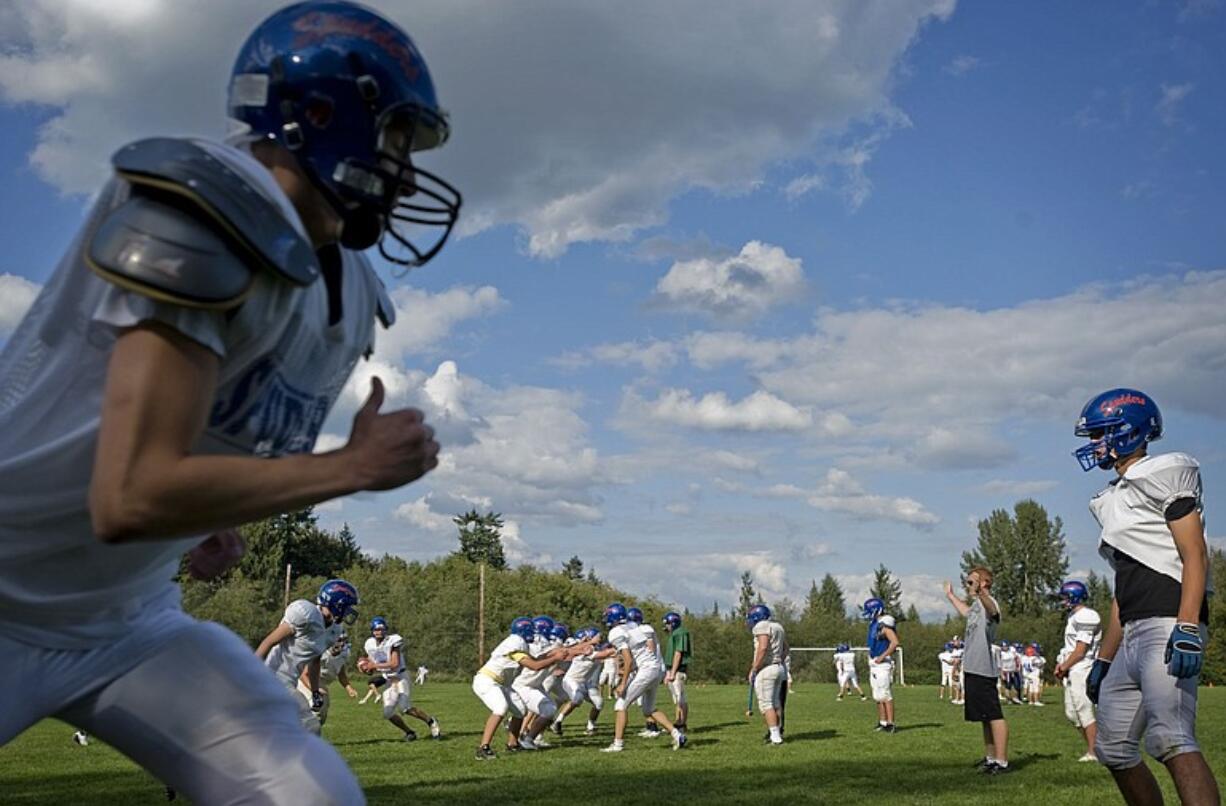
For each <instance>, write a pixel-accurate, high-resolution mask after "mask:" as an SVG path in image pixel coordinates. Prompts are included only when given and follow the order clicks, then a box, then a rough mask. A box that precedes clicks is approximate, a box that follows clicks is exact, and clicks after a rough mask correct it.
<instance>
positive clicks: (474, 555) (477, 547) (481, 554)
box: [451, 509, 507, 571]
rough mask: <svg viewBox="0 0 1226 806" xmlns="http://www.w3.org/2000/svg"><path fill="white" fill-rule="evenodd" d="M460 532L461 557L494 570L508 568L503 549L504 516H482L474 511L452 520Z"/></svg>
mask: <svg viewBox="0 0 1226 806" xmlns="http://www.w3.org/2000/svg"><path fill="white" fill-rule="evenodd" d="M451 520H452V522H453V523H455V525H456V527H457V528H458V529H459V530H460V550H459V551H458V552H457V553H458V554H459V555H461V556H462V557H464V558H465V559H467V560H468V561H469V562H472V563H485V564H486V565H488V566H489V567H490V568H492V569H494V570H496V571H497V570H502V569H504V568H506V567H507V556H506V554H505V553H504V552H503V549H502V527H503V521H502V515H500V514H498V513H495V512H487V513H485V514H484V515H481V514H479V513H478V512H477V510H475V509H472V510H469V511H468V512H465V513H464V514H463V515H457V516H456V517H454V518H452V519H451Z"/></svg>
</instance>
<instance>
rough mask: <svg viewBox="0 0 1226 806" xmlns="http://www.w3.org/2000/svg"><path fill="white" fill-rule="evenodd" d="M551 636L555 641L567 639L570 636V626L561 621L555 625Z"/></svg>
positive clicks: (550, 633)
mask: <svg viewBox="0 0 1226 806" xmlns="http://www.w3.org/2000/svg"><path fill="white" fill-rule="evenodd" d="M549 637H550V638H552V639H553V640H555V641H565V640H566V639H567V638H570V627H569V626H568V625H566V624H562V623H561V622H559V623H557V624H555V625H553V629H552V630H550V631H549Z"/></svg>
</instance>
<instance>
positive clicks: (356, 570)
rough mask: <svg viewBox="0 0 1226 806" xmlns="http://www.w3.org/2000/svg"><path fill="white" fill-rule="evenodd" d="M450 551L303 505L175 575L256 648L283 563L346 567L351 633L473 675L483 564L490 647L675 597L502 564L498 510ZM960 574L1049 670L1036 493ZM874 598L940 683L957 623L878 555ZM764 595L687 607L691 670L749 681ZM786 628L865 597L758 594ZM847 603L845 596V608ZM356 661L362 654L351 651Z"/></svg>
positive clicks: (860, 626)
mask: <svg viewBox="0 0 1226 806" xmlns="http://www.w3.org/2000/svg"><path fill="white" fill-rule="evenodd" d="M453 520H454V522H455V524H456V527H457V549H456V551H455V552H454V553H452V554H450V555H448V556H445V557H441V558H439V559H436V560H432V561H430V562H410V561H407V560H404V559H402V558H400V557H396V556H393V555H384V556H382V557H377V558H376V557H371V556H369V555H366V554H364V553H363V552H362V550H361V548H360V545H359V542H358V539H357V536H356V535H355V534H354V533H353V531H352V530H351V529H350V528H349V526H348V525H346V526H344V527H342V528H341V529H340V530H339V531H337V532H335V533H333V532H330V531H328V530H326V529H323V528H321V527H320V526H319V524H318V521H317V519H316V517H315V515H314V514H313V513H312V512H311V511H310V510H305V511H302V512H295V513H289V514H286V515H280V516H277V517H274V518H269V519H267V520H263V521H259V522H257V523H253V524H248V525H246V526H244V527H242V529H241V530H240V531H241V532H242V534H243V536H244V538H245V539H246V541H247V547H248V550H247V554H246V556H245V557H244V558H243V560H242V561H241V562H240V563H239V564H238V566H237V567H236V568H234V569H233V570H232V571H230V572H229V573H228V574H226V575H225V576H223V577H221V578H219V579H216V580H212V581H209V582H200V581H197V580H193V579H191V578H190V577H188V576H187V575H186V574H185V573H184V574H181V575H180V577H181V583H182V586H183V592H184V595H183V601H184V607H185V608H186V609H187V611H188V612H189V613H191V614H192V615H194V616H196V617H197V618H202V619H208V620H212V621H217V622H220V623H222V624H225V625H226V626H228V627H229V628H230V629H232V630H234V631H235V632H236V633H238V634H239V635H240V636H242V637H243V638H244V639H245V640H247V641H248V642H249V643H250V644H252V645H253V646H254V645H255V644H257V643H258V642H259V641H260V639H262V638H263V637H264V636H265V635H266V634H267V633H268V632H269V631H270V630H272V629H273V628H274V627H275V626H276V625H277V623H278V621H279V620H280V615H281V612H282V610H283V608H284V602H285V589H284V586H285V569H286V565H287V564H289V565H290V567H291V569H292V577H291V580H290V598H291V599H296V598H306V599H313V598H314V596H315V593H316V591H317V590H318V588H319V586H320V585H321V584H322V583H323V582H324V581H325V580H326V579H328V578H331V577H336V576H340V577H344V578H345V579H348V580H350V581H351V582H353V583H354V584H355V585H356V586H357V588H358V590H359V591H360V593H361V598H362V604H361V606H360V608H359V610H360V612H361V620H360V621H359V623H358V624H356V625H355V626H354V627H353V629H352V632H353V633H354V637H355V644H356V645H359V646H360V644H361V642H362V640H363V639H364V637H365V633H366V630H365V622H366V621H367V620H368V619H369V618H370V617H371V616H374V615H382V616H384V617H385V618H387V619H388V620H389V622H390V623H391V624H392V626H393V628H394V629H395V630H396V631H398V632H399V633H401V634H402V635H403V636H405V638H406V639H407V641H408V652H407V656H408V660H409V662H410V663H412V664H418V663H424V664H425V665H427V666H429V667H430V669H431V671H432V673H434V674H436V675H437V676H439V677H441V678H452V679H467V678H469V677H470V676H471V675H472V674H473V673H474V672H475V670H476V669H477V668H478V666H479V665H480V663H481V662H483V661H484V659H483V658H479V656H478V636H477V624H478V575H479V573H480V569H481V567H482V566H484V569H485V570H484V575H485V635H484V639H485V640H484V646H485V648H486V650H487V651H488V649H489V648H491V647H493V646H495V645H496V644H497V643H498V641H500V640H501V639H502V638H503V637H504V635H505V633H506V629H507V626H508V625H509V624H510V622H511V620H512V619H513V618H515V617H516V616H521V615H536V614H539V613H548V614H549V615H552V616H553V617H554V618H556V619H558V620H559V621H564V622H567V623H569V624H570V625H571V627H572V629H576V628H578V627H579V626H583V625H588V624H597V623H598V622H599V619H600V616H601V614H602V613H603V611H604V607H605V605H606V604H608V603H609V602H612V601H621V602H624V603H625V604H627V605H628V606H629V605H634V606H638V607H640V608H642V610H643V612H644V614H645V617H646V618H647V619H648V620H649V621H650V622H651V623H653V624H656V625H658V624H659V623H660V620H661V618H662V617H663V615H664V613H665V612H667V611H668V610H670V609H674V606H673V605H671V604H670V603H667V602H662V601H660V600H658V599H655V598H652V597H646V598H644V597H642V596H637V595H635V594H634V593H633V592H628V591H623V590H619V589H617V588H615V587H614V586H612V585H609V584H607V583H606V582H604V581H602V580H601V579H599V578H598V577H597V575H596V573H595V569H593V568H591V567H589V566H585V564H584V562H583V560H582V559H580V557H578V556H577V555H576V556H573V557H571V558H570V559H569V560H567V561H566V562H564V563H562V564H561V565H560V567H559V568H558V569H557V570H552V569H543V568H536V567H533V566H530V565H524V566H518V567H514V568H513V567H510V566H509V564H508V563H507V560H506V556H505V552H504V551H503V546H502V542H501V537H500V529H501V527H502V518H501V516H500V515H499V514H497V513H493V512H487V513H479V512H477V511H476V510H473V511H470V512H466V513H463V514H461V515H458V516H456V517H455V518H454V519H453ZM960 565H961V570H962V573H963V574H964V575H965V573H966V572H967V571H969V569H970V568H971V567H973V566H975V565H986V566H987V567H989V568H991V569H992V571H993V573H994V575H995V581H994V585H993V593H994V594H995V596H996V598H997V600H998V601H999V602H1000V605H1001V609H1002V612H1003V614H1004V620H1003V624H1002V627H1001V631H1000V637H1001V638H1002V639H1008V640H1010V641H1013V640H1017V641H1026V642H1030V641H1039V642H1040V643H1041V644H1042V646H1043V653H1044V655H1045V656H1046V657H1047V658H1048V660H1049V664H1048V669H1050V668H1052V667H1053V666H1054V665H1055V664H1054V658H1055V655H1056V653H1057V652H1058V651H1059V649H1060V646H1061V645H1062V643H1063V631H1064V620H1065V615H1064V613H1063V612H1062V611H1061V610H1060V609H1059V607H1058V599H1057V596H1056V594H1057V591H1058V590H1059V587H1060V584H1061V583H1062V582H1063V580H1064V579H1065V575H1066V574H1067V572H1068V556H1067V553H1066V545H1065V537H1064V533H1063V524H1062V523H1061V521H1060V518H1058V517H1057V518H1054V519H1053V518H1049V517H1048V515H1047V512H1046V511H1045V510H1044V509H1043V507H1041V506H1040V505H1039V504H1038V503H1036V502H1035V501H1031V500H1026V501H1021V502H1019V503H1018V504H1016V505H1015V507H1014V509H1013V511H1012V512H1009V511H1006V510H997V511H994V512H992V513H991V514H990V515H989V516H988V517H987V518H985V519H983V520H982V521H980V522H979V524H978V539H977V541H976V545H975V546H974V547H973V548H971V549H969V550H968V551H965V552H963V554H962V557H961V560H960ZM1212 573H1213V575H1214V578H1216V579H1218V580H1224V579H1226V553H1223V552H1222V551H1221V550H1217V549H1215V550H1213V551H1212ZM873 576H874V578H873V582H872V585H871V588H870V591H871V595H873V596H876V597H878V598H880V599H882V601H884V602H886V610H887V612H890V613H891V614H894V615H896V617H897V618H898V619H899V621H900V623H899V634H900V637H901V639H902V644H903V647H904V651H905V664H906V673H907V682H909V683H935V682H937V680H938V679H939V674H940V670H939V665H938V662H937V658H936V656H937V654H938V653H939V652H940V651H941V649H942V647H943V645H944V643H945V642H946V641H948V640H949V639H950V638H951V637H952V636H953V635H955V634H957V635H961V634H962V632H963V626H964V624H963V621H962V619H961V618H957V617H955V614H954V613H953V612H952V608H951V612H950V614H949V615H948V616H946V617H945V618H944V619H938V620H936V621H931V622H925V621H923V620H922V619H921V618H920V614H919V613H918V612H917V611H916V608H915V606H914V604H912V605H911V606H910V607H908V608H906V609H905V610H904V609H903V607H902V601H903V597H904V594H905V592H904V590H903V587H902V584H901V582H900V580H899V579H898V578H897V577H896V576H895V575H894V574H893V573H892V572H891V571H890V569H888V568H887V567H886V566H885V565H884V564H882V565H879V566H878V568H877V569H876V570H875V571H874V575H873ZM1085 581H1086V583H1087V585H1088V587H1089V589H1090V602H1089V604H1090V606H1091V607H1093V608H1094V609H1096V610H1098V611H1099V612H1100V613H1102V614H1103V616H1104V618H1105V617H1106V615H1107V614H1108V613H1109V612H1110V607H1111V587H1110V583H1109V581H1108V580H1107V579H1106V578H1105V577H1103V576H1100V575H1098V574H1095V573H1091V574H1090V576H1089V578H1088V579H1087V580H1085ZM760 601H761V597H759V595H758V593H757V591H756V590H755V587H754V582H753V578H752V575H751V574H750V573H749V572H748V571H746V572H744V573H743V574H742V576H741V587H740V593H739V596H738V599H737V603H736V605H735V606H734V607H733V608H732V609H731V610H730V611H728V612H721V610H720V607H719V603H718V602H715V603H713V604H712V607H711V609H710V610H709V611H707V612H691V611H688V610H682V611H681V612H682V615H683V618H684V620H685V625H686V627H687V628H688V629H689V630H690V632H691V634H692V636H693V640H694V648H695V652H694V658H693V662H692V664H691V667H690V676H691V678H692V679H695V680H701V681H709V682H717V683H725V682H737V681H740V680H742V679H744V674H745V671H746V670H747V668H748V666H749V662H750V659H751V651H752V643H751V640H750V637H749V632H748V630H747V629H746V627H745V623H744V616H745V614H746V613H747V612H748V610H749V608H750V607H752V606H753V605H755V604H758V603H759V602H760ZM765 604H768V605H770V607H771V609H772V611H773V612H774V614H775V617H776V619H777V620H779V621H780V622H781V623H782V624H783V626H784V627H785V629H786V630H787V633H788V638H789V642H790V643H791V645H792V646H794V647H830V646H835V645H837V644H839V643H842V642H846V643H849V644H851V645H852V646H857V645H863V644H864V641H865V637H866V635H865V632H866V627H865V623H864V622H863V621H862V620H860V619H859V606H860V603H859V602H854V603H849V602H847V600H846V596H845V594H844V591H843V589H842V587H841V586H840V584H839V582H838V580H837V579H836V578H835V577H834V576H833V575H832V574H830V573H827V574H825V575H824V576H823V577H822V578H821V579H820V581H819V580H817V579H814V580H812V581H811V584H810V587H809V591H808V594H807V595H806V596H805V598H804V600H803V601H801V602H793V601H791V600H789V599H782V600H780V601H770V602H765ZM849 604H850V605H851V606H850V607H849ZM1210 620H1211V622H1212V623H1211V624H1210V628H1209V632H1210V636H1211V640H1210V643H1209V647H1208V650H1207V653H1206V658H1205V671H1204V673H1203V681H1204V682H1206V683H1213V684H1215V685H1216V684H1221V683H1223V682H1226V641H1223V640H1222V639H1221V638H1220V636H1222V635H1226V601H1223V597H1220V596H1219V597H1215V598H1214V600H1213V601H1212V605H1211V619H1210ZM355 659H356V657H355ZM792 672H793V675H794V676H795V677H796V679H797V680H798V681H799V682H801V683H803V682H805V681H821V682H833V680H834V667H833V663H832V660H831V657H830V655H829V654H828V653H808V652H798V653H796V654H795V655H794V658H793V662H792Z"/></svg>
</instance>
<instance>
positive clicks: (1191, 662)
mask: <svg viewBox="0 0 1226 806" xmlns="http://www.w3.org/2000/svg"><path fill="white" fill-rule="evenodd" d="M1204 657H1205V639H1203V638H1201V635H1200V627H1198V626H1197V625H1195V624H1188V623H1187V622H1184V621H1181V622H1179V623H1178V624H1176V625H1175V629H1173V630H1171V637H1170V638H1168V639H1167V640H1166V656H1165V657H1164V658H1163V660H1164V662H1165V663H1166V666H1167V669H1168V670H1169V671H1170V673H1171V674H1173V675H1174V676H1175V677H1196V676H1197V675H1198V674H1200V667H1201V664H1202V663H1203V662H1204Z"/></svg>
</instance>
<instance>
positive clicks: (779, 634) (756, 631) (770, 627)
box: [751, 619, 787, 667]
mask: <svg viewBox="0 0 1226 806" xmlns="http://www.w3.org/2000/svg"><path fill="white" fill-rule="evenodd" d="M751 633H752V635H753V637H754V645H755V646H756V645H757V642H758V636H759V635H765V636H766V654H765V655H764V656H763V658H762V665H763V667H766V666H770V665H771V664H774V663H783V655H784V648H785V647H786V646H787V638H786V637H785V636H784V633H783V625H782V624H780V623H779V622H777V621H771V620H770V619H767V620H766V621H759V622H758V623H757V624H755V625H753V630H751Z"/></svg>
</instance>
